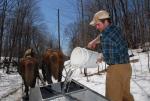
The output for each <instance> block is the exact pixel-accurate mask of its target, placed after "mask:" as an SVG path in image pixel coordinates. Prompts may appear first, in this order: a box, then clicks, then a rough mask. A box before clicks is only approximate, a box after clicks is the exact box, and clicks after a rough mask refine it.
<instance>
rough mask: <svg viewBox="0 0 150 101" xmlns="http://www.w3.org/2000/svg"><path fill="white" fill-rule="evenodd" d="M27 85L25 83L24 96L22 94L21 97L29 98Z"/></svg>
mask: <svg viewBox="0 0 150 101" xmlns="http://www.w3.org/2000/svg"><path fill="white" fill-rule="evenodd" d="M28 92H29V87H28V86H27V85H26V84H25V96H23V99H25V100H29V93H28Z"/></svg>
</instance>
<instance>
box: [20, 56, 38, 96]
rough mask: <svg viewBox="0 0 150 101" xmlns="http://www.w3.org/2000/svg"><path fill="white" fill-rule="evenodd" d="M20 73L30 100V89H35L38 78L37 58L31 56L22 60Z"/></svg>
mask: <svg viewBox="0 0 150 101" xmlns="http://www.w3.org/2000/svg"><path fill="white" fill-rule="evenodd" d="M19 73H20V75H21V77H22V79H23V82H24V85H25V93H26V96H25V97H27V98H28V91H29V88H30V87H31V88H33V87H35V83H36V77H38V62H37V59H36V58H35V57H32V56H31V55H28V56H25V57H23V58H22V59H20V68H19Z"/></svg>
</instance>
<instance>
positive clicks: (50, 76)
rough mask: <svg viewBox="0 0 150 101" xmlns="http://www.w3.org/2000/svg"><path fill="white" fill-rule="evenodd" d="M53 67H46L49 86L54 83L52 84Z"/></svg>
mask: <svg viewBox="0 0 150 101" xmlns="http://www.w3.org/2000/svg"><path fill="white" fill-rule="evenodd" d="M51 72H52V71H51V67H50V66H46V80H47V81H48V84H51V83H53V82H52V73H51Z"/></svg>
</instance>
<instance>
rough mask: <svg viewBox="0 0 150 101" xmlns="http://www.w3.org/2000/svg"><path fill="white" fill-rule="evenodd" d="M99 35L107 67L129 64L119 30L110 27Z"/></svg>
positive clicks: (126, 47)
mask: <svg viewBox="0 0 150 101" xmlns="http://www.w3.org/2000/svg"><path fill="white" fill-rule="evenodd" d="M101 34H102V39H101V40H102V41H101V43H102V53H103V56H104V61H105V62H106V63H107V64H108V65H113V64H125V63H129V55H128V46H127V42H126V41H125V40H124V38H123V35H122V32H121V29H120V28H119V27H117V26H114V25H110V26H108V27H107V28H106V29H105V30H104V31H103V32H102V33H101Z"/></svg>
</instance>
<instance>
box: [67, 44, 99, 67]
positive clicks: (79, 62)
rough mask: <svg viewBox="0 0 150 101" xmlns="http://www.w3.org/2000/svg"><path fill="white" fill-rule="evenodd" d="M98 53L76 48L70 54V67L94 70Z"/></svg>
mask: <svg viewBox="0 0 150 101" xmlns="http://www.w3.org/2000/svg"><path fill="white" fill-rule="evenodd" d="M98 58H100V53H98V52H94V51H91V50H88V49H85V48H81V47H76V48H75V49H74V50H73V51H72V53H71V57H70V60H71V65H74V66H77V67H79V68H96V67H97V66H98V64H97V63H96V62H97V59H98Z"/></svg>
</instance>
